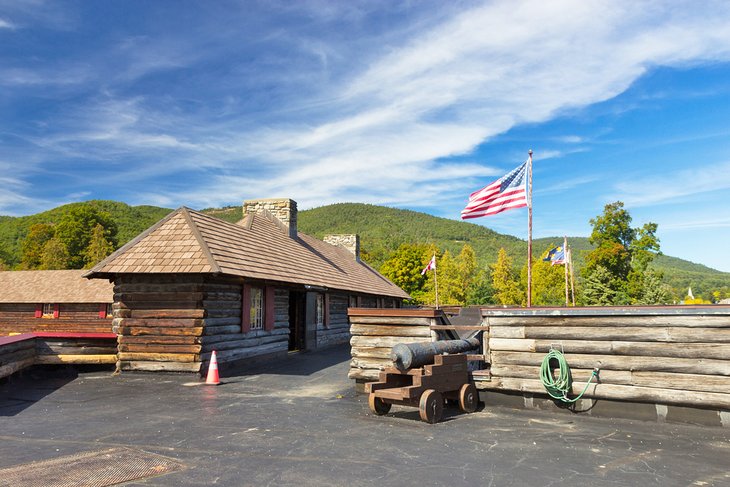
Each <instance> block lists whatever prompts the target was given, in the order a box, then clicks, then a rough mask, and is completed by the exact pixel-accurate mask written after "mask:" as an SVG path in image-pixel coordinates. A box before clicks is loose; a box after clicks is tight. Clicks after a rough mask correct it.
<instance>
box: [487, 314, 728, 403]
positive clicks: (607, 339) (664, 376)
mask: <svg viewBox="0 0 730 487" xmlns="http://www.w3.org/2000/svg"><path fill="white" fill-rule="evenodd" d="M482 313H483V317H484V322H483V324H485V325H488V326H489V350H490V352H489V356H490V362H491V377H492V379H491V381H489V382H479V383H478V386H479V387H481V388H484V389H492V390H497V391H512V392H522V393H528V394H545V389H544V387H543V385H542V382H541V381H540V376H539V369H540V364H541V362H542V360H543V358H544V356H545V354H546V353H547V352H548V351H549V350H550V347H551V346H552V347H555V348H557V349H558V350H562V351H563V353H564V355H565V358H566V360H567V362H568V365H569V366H570V368H571V372H572V375H573V379H574V384H573V394H578V393H579V392H580V391H581V390H582V388H583V386H584V385H585V382H586V381H587V380H588V378H589V377H590V375H591V372H592V370H593V368H594V367H598V368H600V383H599V384H598V385H594V386H590V387H589V389H588V392H587V393H586V395H585V396H584V397H586V398H601V399H612V400H621V401H631V402H650V403H656V404H670V405H684V406H693V407H700V408H719V409H730V307H728V306H706V307H688V306H682V307H679V306H678V307H646V308H571V309H551V310H544V309H543V310H541V309H534V310H524V309H522V310H493V309H484V310H483V311H482Z"/></svg>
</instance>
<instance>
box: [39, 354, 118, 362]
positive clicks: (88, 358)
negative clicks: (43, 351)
mask: <svg viewBox="0 0 730 487" xmlns="http://www.w3.org/2000/svg"><path fill="white" fill-rule="evenodd" d="M36 363H37V364H115V363H117V355H116V354H113V355H112V354H104V355H39V356H38V358H37V359H36Z"/></svg>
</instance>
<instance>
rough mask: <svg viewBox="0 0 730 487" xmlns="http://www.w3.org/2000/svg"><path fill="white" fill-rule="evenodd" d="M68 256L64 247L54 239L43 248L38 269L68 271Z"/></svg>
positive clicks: (59, 241)
mask: <svg viewBox="0 0 730 487" xmlns="http://www.w3.org/2000/svg"><path fill="white" fill-rule="evenodd" d="M69 260H70V255H69V253H68V249H67V248H66V246H65V245H64V244H63V242H61V240H59V239H58V238H56V237H53V238H52V239H50V240H49V241H48V242H46V244H45V245H44V246H43V252H42V254H41V264H40V266H39V269H43V270H49V269H68V264H69Z"/></svg>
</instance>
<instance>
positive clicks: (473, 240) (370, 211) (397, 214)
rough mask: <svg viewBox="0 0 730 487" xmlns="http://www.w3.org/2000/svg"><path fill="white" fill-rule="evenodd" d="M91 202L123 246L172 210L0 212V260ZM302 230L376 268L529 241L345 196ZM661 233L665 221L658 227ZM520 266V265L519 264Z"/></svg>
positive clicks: (675, 268) (575, 243) (686, 279)
mask: <svg viewBox="0 0 730 487" xmlns="http://www.w3.org/2000/svg"><path fill="white" fill-rule="evenodd" d="M80 205H82V206H83V205H91V206H93V207H94V208H96V209H98V210H101V211H104V212H106V213H108V214H109V215H111V217H112V219H113V220H114V221H115V222H116V224H117V227H118V233H117V244H118V246H121V245H123V244H124V243H126V242H127V241H129V240H131V239H132V238H133V237H134V236H136V235H137V234H139V233H140V232H142V231H143V230H145V229H146V228H148V227H149V226H151V225H152V224H154V223H155V222H157V221H158V220H160V219H161V218H163V217H164V216H165V215H167V214H168V213H169V212H170V211H171V210H170V209H167V208H160V207H155V206H129V205H127V204H125V203H120V202H115V201H103V200H94V201H88V202H84V203H71V204H68V205H63V206H59V207H58V208H54V209H52V210H49V211H46V212H43V213H38V214H35V215H30V216H24V217H9V216H0V259H1V260H3V261H4V262H5V263H6V265H7V266H8V267H10V268H16V267H17V266H18V265H19V263H20V261H21V246H22V242H23V240H24V239H25V238H26V236H27V234H28V229H29V228H30V226H31V225H33V224H37V223H56V222H58V221H60V220H61V218H62V217H63V215H64V214H66V213H68V212H69V211H71V209H72V208H74V207H78V206H80ZM202 211H203V212H204V213H207V214H210V215H212V216H215V217H218V218H221V219H223V220H227V221H230V222H236V221H239V220H240V219H241V217H242V215H241V207H240V206H230V207H225V208H207V209H204V210H202ZM298 226H299V230H300V231H302V232H304V233H307V234H310V235H313V236H316V237H318V238H322V237H323V236H324V235H326V234H336V233H357V234H359V235H360V238H361V246H362V253H363V258H364V259H365V260H366V261H368V262H369V263H370V264H371V265H372V266H373V267H375V268H379V267H380V265H382V263H383V262H385V260H387V259H388V258H389V257H390V255H391V254H392V253H393V251H395V250H396V249H397V248H398V246H400V245H401V244H403V243H422V244H435V245H436V246H437V247H438V248H439V249H441V250H442V251H443V250H449V252H451V253H452V254H453V255H456V254H458V253H459V252H460V251H461V249H462V247H463V246H464V245H465V244H469V245H470V246H471V247H472V248H473V249H474V251H475V254H476V257H477V262H478V263H479V265H480V266H482V267H485V266H487V265H489V264H492V263H494V262H495V261H496V259H497V253H498V251H499V249H500V248H504V249H505V250H506V251H507V253H508V255H509V256H510V257H512V258H513V259H514V262H515V263H516V264H519V263H520V262H524V256H525V254H526V242H525V240H522V239H519V238H516V237H512V236H508V235H502V234H499V233H497V232H494V231H493V230H490V229H488V228H486V227H483V226H481V225H477V224H473V223H467V222H461V221H455V220H449V219H446V218H439V217H435V216H432V215H428V214H426V213H421V212H416V211H410V210H401V209H396V208H387V207H383V206H376V205H368V204H361V203H340V204H334V205H328V206H322V207H319V208H314V209H311V210H304V211H300V212H299V221H298ZM659 234H660V236H661V228H659ZM568 241H569V244H570V246H571V247H572V248H573V249H574V256H575V259H574V260H575V264H576V270H579V269H580V268H581V266H582V264H583V256H584V255H585V254H586V253H587V252H588V251H590V249H591V245H590V243H589V242H588V239H587V238H584V237H568ZM561 243H562V237H551V238H540V239H535V241H534V242H533V254H534V255H535V257H536V258H539V256H540V255H541V254H542V253H544V252H545V251H546V250H547V249H548V248H550V247H552V246H554V245H560V244H561ZM520 265H522V264H520ZM652 265H653V267H654V268H655V269H657V270H660V271H661V272H663V274H664V280H665V282H666V283H667V284H669V285H670V286H671V287H672V288H674V289H675V290H676V292H677V293H680V294H678V295H681V292H683V291H686V289H687V288H688V287H690V286H691V287H692V290H693V291H694V293H695V295H699V294H702V295H707V296H708V298H709V294H710V293H712V291H714V290H717V289H721V288H728V287H730V273H725V272H720V271H717V270H715V269H711V268H709V267H706V266H703V265H701V264H695V263H692V262H689V261H686V260H682V259H679V258H676V257H670V256H664V255H660V256H659V257H658V258H657V259H655V261H654V263H653V264H652Z"/></svg>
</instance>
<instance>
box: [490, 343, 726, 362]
mask: <svg viewBox="0 0 730 487" xmlns="http://www.w3.org/2000/svg"><path fill="white" fill-rule="evenodd" d="M554 346H558V349H559V350H562V351H563V352H570V353H598V354H611V355H648V356H655V357H678V358H715V359H720V360H723V359H727V358H729V357H730V344H727V343H683V344H681V345H676V344H670V343H651V342H626V341H585V340H560V341H559V342H558V343H556V342H555V341H553V340H535V339H531V338H526V339H516V338H490V339H489V347H490V349H491V350H500V351H514V352H540V353H547V352H549V351H550V349H551V348H552V347H554Z"/></svg>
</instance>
